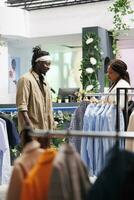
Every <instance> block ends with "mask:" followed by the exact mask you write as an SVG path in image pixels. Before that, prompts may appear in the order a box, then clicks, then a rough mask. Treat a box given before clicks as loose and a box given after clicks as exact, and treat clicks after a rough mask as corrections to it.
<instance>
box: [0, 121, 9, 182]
mask: <svg viewBox="0 0 134 200" xmlns="http://www.w3.org/2000/svg"><path fill="white" fill-rule="evenodd" d="M0 152H1V153H0V160H1V162H2V168H0V176H1V177H0V179H1V183H0V184H7V183H8V182H9V179H10V175H11V165H10V163H11V161H10V149H9V143H8V136H7V128H6V122H5V121H4V120H3V119H1V118H0Z"/></svg>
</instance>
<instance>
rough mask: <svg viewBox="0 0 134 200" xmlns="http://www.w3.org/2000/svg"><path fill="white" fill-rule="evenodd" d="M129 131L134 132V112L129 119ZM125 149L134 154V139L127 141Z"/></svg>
mask: <svg viewBox="0 0 134 200" xmlns="http://www.w3.org/2000/svg"><path fill="white" fill-rule="evenodd" d="M127 131H134V111H133V112H132V113H131V115H130V117H129V123H128V128H127ZM125 149H126V150H128V151H132V152H134V139H126V142H125Z"/></svg>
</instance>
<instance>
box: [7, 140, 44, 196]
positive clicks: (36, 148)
mask: <svg viewBox="0 0 134 200" xmlns="http://www.w3.org/2000/svg"><path fill="white" fill-rule="evenodd" d="M43 152H44V150H43V149H41V148H40V144H39V143H38V142H37V141H32V142H30V143H28V144H27V145H26V146H25V147H24V149H23V152H22V154H21V156H20V157H18V158H17V159H16V160H15V162H14V167H13V171H12V175H11V179H10V183H9V187H8V192H7V198H6V199H7V200H20V194H21V190H22V183H23V181H24V179H25V177H26V176H27V175H28V173H29V171H30V170H31V169H32V167H33V166H34V165H35V164H36V162H37V160H38V158H39V156H40V155H41V154H42V153H43Z"/></svg>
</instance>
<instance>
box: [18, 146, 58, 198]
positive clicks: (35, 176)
mask: <svg viewBox="0 0 134 200" xmlns="http://www.w3.org/2000/svg"><path fill="white" fill-rule="evenodd" d="M56 153H57V151H56V149H52V148H50V149H46V150H45V151H44V153H43V154H42V155H41V156H40V157H39V159H38V162H37V164H36V165H35V166H34V167H33V168H32V170H31V171H30V172H29V174H28V176H27V177H26V179H25V180H24V181H23V186H22V193H21V200H47V199H48V189H49V181H50V175H51V171H52V163H53V160H54V158H55V156H56Z"/></svg>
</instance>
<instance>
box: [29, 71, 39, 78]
mask: <svg viewBox="0 0 134 200" xmlns="http://www.w3.org/2000/svg"><path fill="white" fill-rule="evenodd" d="M30 72H31V74H32V75H33V76H34V78H35V79H36V80H37V81H39V75H38V74H37V73H36V72H35V71H34V70H32V69H30Z"/></svg>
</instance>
